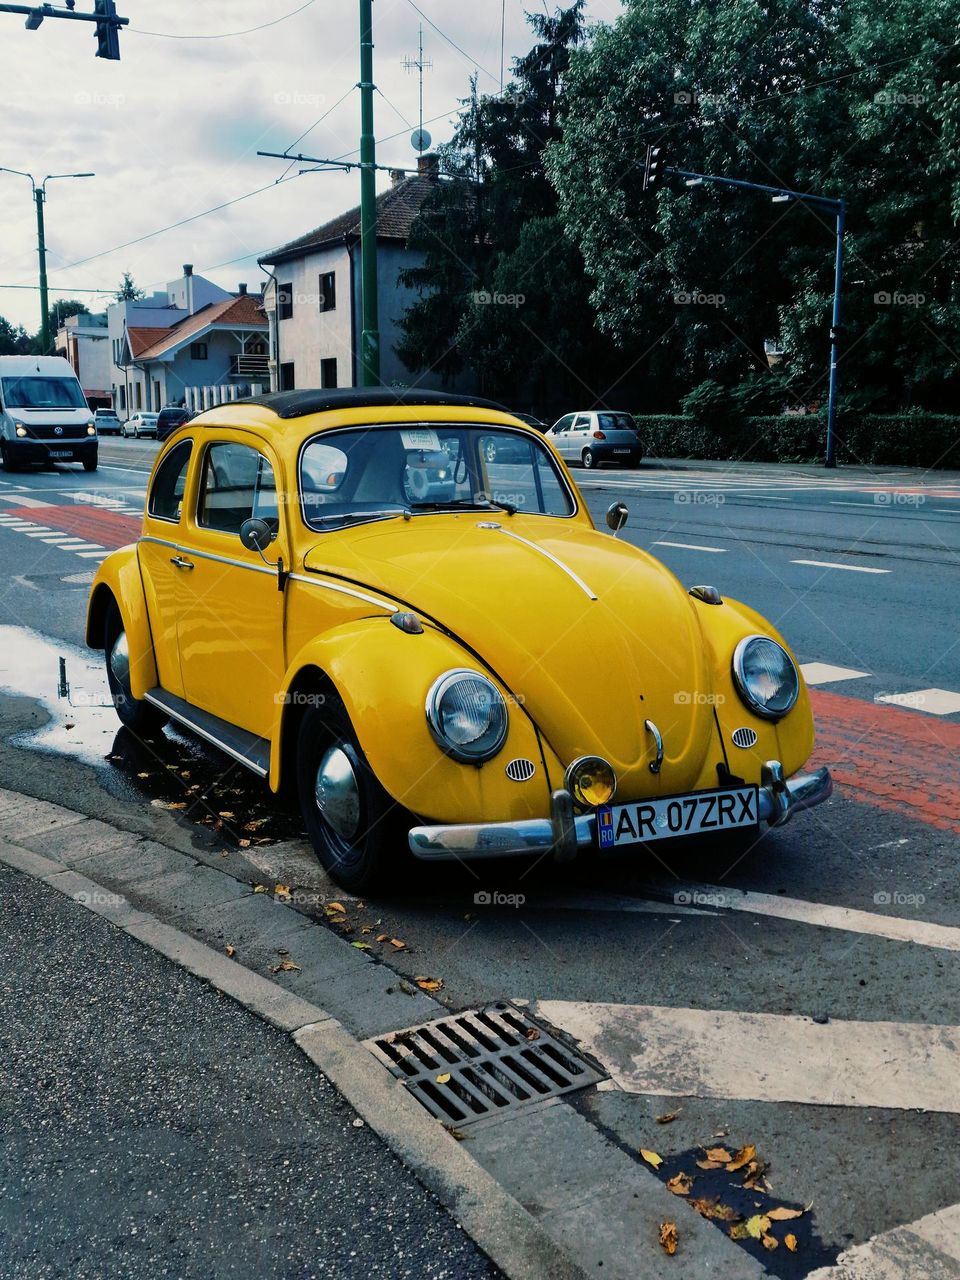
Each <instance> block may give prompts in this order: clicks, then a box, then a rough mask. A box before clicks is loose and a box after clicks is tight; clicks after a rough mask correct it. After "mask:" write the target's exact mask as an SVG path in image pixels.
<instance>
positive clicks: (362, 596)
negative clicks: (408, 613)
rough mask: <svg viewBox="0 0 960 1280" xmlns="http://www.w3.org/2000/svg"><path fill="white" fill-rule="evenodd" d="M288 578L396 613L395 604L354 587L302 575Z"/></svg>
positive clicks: (298, 574) (291, 575)
mask: <svg viewBox="0 0 960 1280" xmlns="http://www.w3.org/2000/svg"><path fill="white" fill-rule="evenodd" d="M288 577H289V579H290V581H291V582H305V583H306V584H307V586H308V587H325V588H326V589H327V591H339V592H340V594H341V595H344V596H353V597H354V599H355V600H363V601H364V603H365V604H373V605H376V607H377V608H378V609H389V611H390V612H391V613H396V611H397V605H396V604H389V603H388V602H387V601H386V600H381V599H380V598H379V597H378V596H370V595H367V593H366V592H365V591H357V590H356V588H355V587H346V586H344V585H343V584H342V583H339V582H331V581H330V580H329V579H328V578H317V577H314V576H308V575H307V574H304V573H291V574H289V575H288Z"/></svg>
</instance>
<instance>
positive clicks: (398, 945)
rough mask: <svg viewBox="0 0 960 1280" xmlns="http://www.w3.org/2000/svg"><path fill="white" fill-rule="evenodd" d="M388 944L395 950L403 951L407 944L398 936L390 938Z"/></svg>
mask: <svg viewBox="0 0 960 1280" xmlns="http://www.w3.org/2000/svg"><path fill="white" fill-rule="evenodd" d="M390 945H391V947H393V948H395V949H396V950H397V951H403V950H404V948H405V947H406V945H407V944H406V943H405V942H401V941H400V939H399V938H391V939H390Z"/></svg>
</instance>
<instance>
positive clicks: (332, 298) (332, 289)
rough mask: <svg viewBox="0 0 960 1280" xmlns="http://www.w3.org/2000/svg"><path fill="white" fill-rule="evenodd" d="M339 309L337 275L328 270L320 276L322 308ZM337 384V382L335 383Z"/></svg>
mask: <svg viewBox="0 0 960 1280" xmlns="http://www.w3.org/2000/svg"><path fill="white" fill-rule="evenodd" d="M336 309H337V277H336V273H335V272H333V271H326V272H324V274H323V275H322V276H321V277H320V310H321V311H336ZM334 386H336V383H334Z"/></svg>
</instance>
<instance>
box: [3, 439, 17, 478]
mask: <svg viewBox="0 0 960 1280" xmlns="http://www.w3.org/2000/svg"><path fill="white" fill-rule="evenodd" d="M0 466H2V467H3V469H4V471H17V470H18V467H17V465H16V463H15V462H14V461H13V457H12V455H11V451H10V446H9V445H8V444H7V442H6V440H0Z"/></svg>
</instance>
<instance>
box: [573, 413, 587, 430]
mask: <svg viewBox="0 0 960 1280" xmlns="http://www.w3.org/2000/svg"><path fill="white" fill-rule="evenodd" d="M589 425H590V415H589V413H581V414H578V415H577V420H576V422H575V423H574V424H573V429H574V431H586V429H587V427H589Z"/></svg>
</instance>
